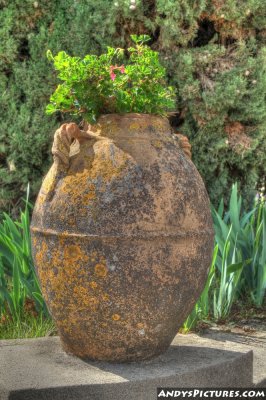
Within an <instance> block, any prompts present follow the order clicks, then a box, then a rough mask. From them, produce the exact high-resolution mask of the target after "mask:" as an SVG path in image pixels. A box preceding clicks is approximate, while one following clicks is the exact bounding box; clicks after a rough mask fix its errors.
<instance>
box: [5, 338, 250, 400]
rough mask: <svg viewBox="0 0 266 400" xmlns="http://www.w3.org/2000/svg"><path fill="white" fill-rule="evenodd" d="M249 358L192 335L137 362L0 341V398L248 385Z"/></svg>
mask: <svg viewBox="0 0 266 400" xmlns="http://www.w3.org/2000/svg"><path fill="white" fill-rule="evenodd" d="M252 360H253V354H252V352H251V351H249V350H244V351H243V350H240V348H238V346H236V348H235V346H232V343H230V344H229V345H228V344H226V342H219V341H217V340H213V339H209V338H208V339H207V338H202V337H199V336H197V335H180V334H179V335H177V337H176V338H175V340H174V341H173V343H172V345H171V347H170V348H169V350H168V351H167V352H166V353H165V354H163V355H162V356H160V357H158V358H156V359H154V360H151V361H145V362H141V363H131V364H110V363H103V362H92V361H88V362H85V361H82V360H80V359H78V358H76V357H73V356H70V355H67V354H66V353H64V352H63V350H62V349H61V346H60V341H59V338H57V337H50V338H40V339H24V340H5V341H0V399H1V400H74V399H75V400H88V399H90V400H91V399H93V400H107V399H108V400H122V399H123V400H125V399H127V400H154V399H156V392H157V387H158V386H168V387H187V388H188V387H191V388H193V387H208V388H212V387H250V386H252V362H253V361H252Z"/></svg>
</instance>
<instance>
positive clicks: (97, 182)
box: [31, 114, 213, 361]
mask: <svg viewBox="0 0 266 400" xmlns="http://www.w3.org/2000/svg"><path fill="white" fill-rule="evenodd" d="M71 132H72V134H73V135H74V137H75V139H76V140H79V146H76V150H75V152H73V153H71V152H70V150H69V159H67V158H66V157H67V152H66V149H70V147H71V134H70V133H71ZM73 132H74V133H73ZM64 135H68V136H67V138H65V136H64ZM59 140H63V142H64V146H63V147H62V146H61V148H62V151H63V152H64V154H63V155H61V154H60V151H58V148H60V144H58V141H59ZM56 141H57V145H56V146H54V147H53V148H54V165H53V166H52V169H51V171H50V172H49V173H48V178H47V179H46V180H45V181H44V184H43V187H42V188H41V191H40V195H39V197H38V199H37V202H36V206H35V210H34V213H33V218H32V225H31V232H32V244H33V254H34V262H35V266H36V270H37V273H38V276H39V278H40V282H41V286H42V289H43V294H44V297H45V299H46V301H47V304H48V307H49V309H50V312H51V314H52V316H53V318H54V320H55V322H56V325H57V327H58V331H59V334H60V337H61V341H62V344H63V347H64V349H65V350H66V351H68V352H71V353H73V354H76V355H78V356H79V357H84V358H91V359H98V360H110V361H135V360H137V359H147V358H151V357H153V356H155V355H157V354H160V353H161V352H162V351H164V350H166V349H167V347H168V346H169V344H170V343H171V340H172V339H173V337H174V336H175V334H176V333H177V331H178V329H179V327H180V326H181V324H182V323H183V321H184V319H185V318H186V316H187V314H188V313H189V312H190V311H191V309H192V308H193V306H194V304H195V302H196V300H197V298H198V296H199V295H200V292H201V290H202V289H203V286H204V283H205V279H206V277H207V272H208V267H209V263H210V259H211V254H212V245H213V231H212V220H211V215H210V209H209V200H208V196H207V193H206V190H205V187H204V184H203V182H202V179H201V177H200V175H199V173H198V172H197V170H196V168H195V166H194V165H193V163H192V162H191V160H190V159H189V158H188V157H184V154H183V152H182V150H181V149H180V147H179V145H178V144H177V142H176V141H175V140H174V139H173V138H172V135H171V128H170V126H169V123H168V120H167V119H166V118H161V117H158V116H155V115H147V114H124V115H118V114H109V115H104V116H102V117H100V118H99V120H98V122H97V124H95V125H92V126H90V125H88V126H87V129H86V131H84V132H81V133H80V132H79V130H78V128H77V127H75V126H73V124H71V126H70V127H68V126H67V125H64V126H63V128H62V130H61V131H60V130H59V131H57V134H56ZM195 276H196V277H197V279H195Z"/></svg>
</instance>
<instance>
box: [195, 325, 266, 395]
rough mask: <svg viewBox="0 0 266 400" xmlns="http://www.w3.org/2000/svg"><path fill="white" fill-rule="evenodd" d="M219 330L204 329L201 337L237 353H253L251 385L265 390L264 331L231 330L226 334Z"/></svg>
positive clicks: (265, 359) (265, 358)
mask: <svg viewBox="0 0 266 400" xmlns="http://www.w3.org/2000/svg"><path fill="white" fill-rule="evenodd" d="M226 328H227V330H225V331H222V330H221V328H218V329H217V328H213V329H208V330H207V329H206V330H205V331H204V332H203V333H202V336H203V337H204V338H208V339H212V340H215V341H218V342H220V343H222V342H224V343H226V346H227V347H228V346H231V348H232V349H235V350H237V349H239V351H243V350H244V351H248V350H252V351H253V357H254V360H253V383H254V385H255V386H256V387H261V388H266V331H265V330H262V331H252V330H249V329H248V330H247V332H245V331H244V330H243V329H242V330H241V329H238V328H232V327H231V329H230V331H229V332H228V326H227V327H226Z"/></svg>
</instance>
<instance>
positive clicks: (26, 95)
mask: <svg viewBox="0 0 266 400" xmlns="http://www.w3.org/2000/svg"><path fill="white" fill-rule="evenodd" d="M265 26H266V2H265V0H196V1H194V0H179V1H176V0H156V1H155V0H147V1H140V0H135V1H134V0H132V1H129V0H114V1H111V0H99V1H98V2H95V1H93V0H71V1H70V0H64V1H63V0H57V1H52V0H45V1H44V0H39V1H32V0H31V1H30V0H23V1H22V0H13V1H12V2H11V1H8V0H0V37H1V41H0V93H1V96H0V120H1V126H0V208H1V209H8V208H9V209H10V208H14V206H17V205H18V201H19V199H20V197H21V195H23V193H24V192H25V188H26V185H27V182H28V181H29V182H30V184H31V188H32V194H33V195H36V192H37V191H38V189H39V187H40V182H41V177H42V176H43V175H44V174H45V172H46V171H47V168H48V165H49V164H50V162H51V160H50V147H51V136H52V134H53V132H54V130H55V129H56V128H57V127H58V125H59V124H60V123H62V121H63V119H64V118H66V117H63V116H62V114H61V113H59V112H58V113H56V114H55V115H54V117H53V118H51V117H49V116H47V115H45V105H46V104H47V102H48V101H49V97H50V95H51V94H52V92H53V91H54V90H55V87H56V77H55V75H54V74H53V73H52V72H51V69H50V67H49V64H48V60H47V59H46V51H47V50H48V49H51V51H52V53H53V54H56V53H58V52H59V51H61V50H63V51H65V52H67V53H68V54H70V55H71V56H74V55H75V56H78V57H81V58H83V57H84V56H85V54H88V53H90V54H96V55H99V54H101V53H104V52H105V51H106V46H107V45H108V46H117V47H123V48H125V47H128V46H129V45H130V35H131V34H137V35H140V34H148V35H150V36H151V40H150V42H149V43H148V44H149V45H150V46H151V48H152V49H153V50H155V51H159V54H160V59H161V62H162V63H163V64H164V66H165V68H166V71H167V77H168V80H169V84H170V85H172V86H174V87H175V89H176V93H177V109H176V114H175V115H172V116H171V123H172V125H173V128H174V129H175V130H176V131H178V132H179V133H183V134H185V135H187V136H188V137H189V139H190V141H191V143H192V156H193V161H194V162H195V164H196V166H197V167H198V169H199V171H200V173H201V175H202V176H203V179H204V181H205V183H206V185H207V189H208V192H209V195H210V197H211V200H212V202H213V203H214V204H218V201H219V199H220V198H221V196H223V197H225V199H226V198H228V188H229V187H231V184H232V183H233V182H235V181H238V182H239V186H240V190H241V193H242V195H243V197H244V198H245V199H248V198H253V194H254V191H255V190H257V189H258V188H260V187H265V176H266V133H265V131H266V101H265V97H266V73H265V69H266V62H265V61H266V46H265V38H266V29H265ZM70 119H71V118H70V117H69V118H68V120H70Z"/></svg>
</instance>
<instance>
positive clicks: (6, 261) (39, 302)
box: [0, 202, 49, 320]
mask: <svg viewBox="0 0 266 400" xmlns="http://www.w3.org/2000/svg"><path fill="white" fill-rule="evenodd" d="M29 221H30V219H29V204H28V202H26V207H25V210H24V211H22V212H21V215H20V220H19V221H13V220H12V219H11V218H10V217H9V216H8V215H7V214H4V219H3V221H2V222H1V224H0V317H1V316H2V315H8V316H10V317H11V318H12V319H13V320H19V319H20V317H21V314H22V313H23V312H24V310H25V307H26V304H27V302H28V303H29V301H30V303H31V304H32V306H33V308H34V310H35V311H36V312H38V313H40V314H44V315H46V316H48V315H49V314H48V311H47V307H46V304H45V302H44V300H43V298H42V295H41V290H40V286H39V282H38V279H37V276H36V272H35V269H34V266H33V260H32V255H31V242H30V230H29V224H30V223H29Z"/></svg>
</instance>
